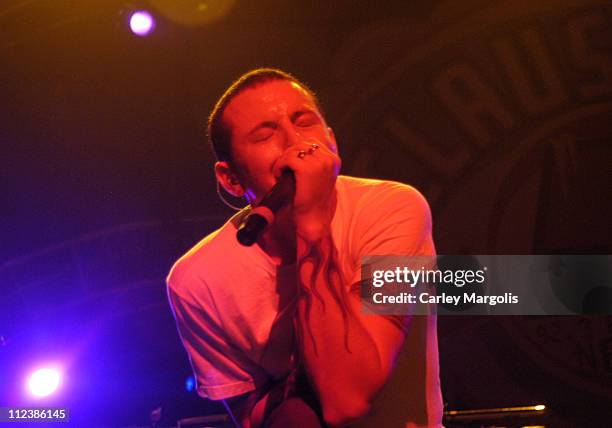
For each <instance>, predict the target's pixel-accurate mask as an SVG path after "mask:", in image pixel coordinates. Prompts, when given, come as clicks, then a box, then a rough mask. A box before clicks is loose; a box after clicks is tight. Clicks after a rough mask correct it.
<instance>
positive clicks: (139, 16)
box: [130, 10, 155, 37]
mask: <svg viewBox="0 0 612 428" xmlns="http://www.w3.org/2000/svg"><path fill="white" fill-rule="evenodd" d="M154 28H155V19H153V15H151V14H150V13H149V12H147V11H146V10H139V11H136V12H134V13H132V16H131V17H130V29H131V30H132V33H134V34H136V35H137V36H140V37H144V36H147V35H149V33H151V31H153V29H154Z"/></svg>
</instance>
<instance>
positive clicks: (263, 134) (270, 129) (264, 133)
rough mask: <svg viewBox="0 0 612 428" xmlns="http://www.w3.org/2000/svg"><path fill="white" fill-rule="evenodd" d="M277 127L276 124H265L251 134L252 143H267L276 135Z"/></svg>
mask: <svg viewBox="0 0 612 428" xmlns="http://www.w3.org/2000/svg"><path fill="white" fill-rule="evenodd" d="M276 128H277V125H276V123H274V122H264V123H262V124H261V125H259V126H258V127H257V128H255V129H254V130H253V131H251V132H250V135H249V136H250V138H251V140H252V141H265V140H267V139H268V138H270V137H272V135H274V131H275V130H276Z"/></svg>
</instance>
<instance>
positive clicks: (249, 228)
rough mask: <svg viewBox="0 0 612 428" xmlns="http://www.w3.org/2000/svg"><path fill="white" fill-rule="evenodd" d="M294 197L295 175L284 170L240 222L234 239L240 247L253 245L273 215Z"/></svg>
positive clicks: (288, 170) (270, 221)
mask: <svg viewBox="0 0 612 428" xmlns="http://www.w3.org/2000/svg"><path fill="white" fill-rule="evenodd" d="M293 195H295V175H294V174H293V171H291V170H290V169H285V170H284V171H283V173H282V175H281V176H280V178H279V179H278V181H277V182H276V184H275V185H274V187H272V189H270V191H269V192H268V193H267V194H266V196H264V197H263V199H262V200H261V202H260V203H259V205H257V206H256V207H255V208H253V210H252V211H251V213H250V214H249V215H248V216H247V217H246V218H245V219H244V220H243V221H242V224H241V225H240V227H239V228H238V232H236V239H238V242H240V243H241V244H242V245H244V246H246V247H250V246H251V245H253V244H254V243H255V242H256V241H257V239H258V238H259V235H260V234H261V232H263V231H264V229H265V228H266V226H268V225H269V224H272V222H273V221H274V214H275V213H276V212H277V211H278V210H279V209H280V208H281V207H282V206H283V205H285V204H287V203H289V202H291V201H292V200H293Z"/></svg>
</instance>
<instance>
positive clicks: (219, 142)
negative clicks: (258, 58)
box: [207, 68, 323, 162]
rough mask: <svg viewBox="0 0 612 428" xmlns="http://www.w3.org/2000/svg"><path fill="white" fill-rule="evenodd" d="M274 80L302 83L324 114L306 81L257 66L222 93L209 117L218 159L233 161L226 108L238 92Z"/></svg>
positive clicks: (209, 133)
mask: <svg viewBox="0 0 612 428" xmlns="http://www.w3.org/2000/svg"><path fill="white" fill-rule="evenodd" d="M272 80H287V81H289V82H294V83H297V84H298V85H300V86H301V87H302V88H303V89H304V90H305V91H306V92H307V93H308V94H309V95H310V96H311V97H312V99H313V101H314V103H315V106H316V107H317V109H319V112H320V113H321V114H323V110H322V109H321V105H320V103H319V100H318V98H317V96H316V95H315V93H314V92H313V91H312V89H310V88H309V87H308V85H306V84H305V83H304V82H302V81H300V80H298V79H297V78H296V77H294V76H292V75H291V74H289V73H287V72H285V71H282V70H279V69H276V68H257V69H255V70H251V71H249V72H247V73H245V74H243V75H242V76H240V77H239V78H238V79H237V80H236V81H235V82H234V83H232V84H231V85H230V87H229V88H227V90H226V91H225V92H224V93H223V95H221V98H219V100H218V101H217V103H216V104H215V107H214V108H213V110H212V112H211V113H210V116H209V117H208V129H207V131H208V132H207V134H208V142H209V143H210V146H211V148H212V151H213V153H214V154H215V156H216V158H217V160H218V161H225V162H231V161H232V130H231V128H230V127H229V126H228V125H227V124H226V123H225V122H224V121H223V113H224V112H225V108H226V107H227V105H228V104H229V103H230V101H231V100H233V99H234V98H235V97H236V96H237V95H238V94H240V93H241V92H242V91H244V90H246V89H250V88H254V87H256V86H258V85H261V84H262V83H266V82H269V81H272Z"/></svg>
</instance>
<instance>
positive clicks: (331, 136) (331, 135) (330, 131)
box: [327, 126, 338, 154]
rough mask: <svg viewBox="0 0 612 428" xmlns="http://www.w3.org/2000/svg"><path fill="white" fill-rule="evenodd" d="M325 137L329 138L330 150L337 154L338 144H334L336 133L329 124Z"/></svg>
mask: <svg viewBox="0 0 612 428" xmlns="http://www.w3.org/2000/svg"><path fill="white" fill-rule="evenodd" d="M327 138H329V144H330V146H331V147H330V150H331V151H333V152H334V153H336V154H338V145H337V144H336V134H334V130H333V129H331V128H330V127H329V126H328V127H327Z"/></svg>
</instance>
